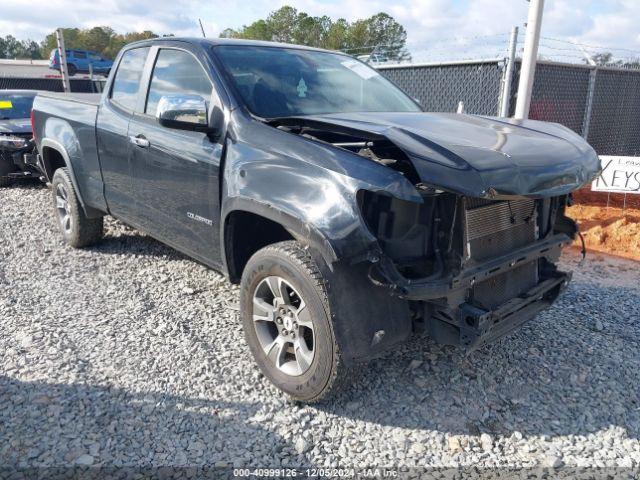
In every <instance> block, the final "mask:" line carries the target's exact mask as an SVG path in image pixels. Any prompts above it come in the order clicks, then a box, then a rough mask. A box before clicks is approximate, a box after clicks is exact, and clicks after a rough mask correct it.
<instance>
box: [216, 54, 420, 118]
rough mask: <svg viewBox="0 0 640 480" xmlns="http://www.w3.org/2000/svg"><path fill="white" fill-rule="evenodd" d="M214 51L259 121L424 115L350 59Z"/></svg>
mask: <svg viewBox="0 0 640 480" xmlns="http://www.w3.org/2000/svg"><path fill="white" fill-rule="evenodd" d="M214 48H215V52H216V54H217V55H218V57H219V58H220V60H221V62H222V64H223V65H224V68H225V69H226V71H227V74H228V76H229V77H230V78H231V80H232V81H233V83H234V84H235V87H236V89H237V90H238V92H239V93H240V95H241V96H242V99H243V100H244V102H245V103H246V105H247V106H248V107H249V110H251V112H253V113H254V114H255V115H259V116H261V117H265V118H275V117H288V116H295V115H314V114H324V113H346V112H418V111H420V108H419V107H418V106H417V105H416V104H415V103H414V102H413V101H412V100H411V99H410V98H409V97H407V95H406V94H405V93H403V92H402V91H401V90H400V89H398V88H397V87H396V86H395V85H393V84H392V83H391V82H389V81H388V80H386V79H385V78H384V77H383V76H382V75H380V74H379V73H378V72H377V71H376V70H374V69H372V68H371V67H369V66H367V65H365V64H363V63H362V62H359V61H358V60H356V59H354V58H352V57H348V56H346V55H341V54H337V53H330V52H317V51H311V50H301V49H295V48H275V47H252V46H229V45H222V46H218V47H214Z"/></svg>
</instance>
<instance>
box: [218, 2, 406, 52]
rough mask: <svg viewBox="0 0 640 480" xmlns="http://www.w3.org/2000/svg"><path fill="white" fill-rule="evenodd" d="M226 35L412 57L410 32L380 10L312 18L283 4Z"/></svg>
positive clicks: (223, 32) (223, 33) (224, 31)
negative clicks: (351, 16) (354, 15)
mask: <svg viewBox="0 0 640 480" xmlns="http://www.w3.org/2000/svg"><path fill="white" fill-rule="evenodd" d="M220 36H221V37H226V38H245V39H251V40H267V41H274V42H283V43H294V44H298V45H307V46H311V47H319V48H326V49H329V50H341V51H344V52H347V53H351V54H353V55H360V54H363V55H364V54H370V53H372V52H373V51H374V50H375V52H376V53H378V54H380V56H382V57H386V58H388V59H390V60H407V59H409V58H410V55H409V52H408V51H407V49H406V43H407V32H406V30H405V28H404V27H403V26H402V25H401V24H400V23H398V22H397V21H396V20H395V19H394V18H393V17H392V16H390V15H388V14H386V13H384V12H380V13H377V14H375V15H372V16H371V17H369V18H365V19H361V20H356V21H354V22H348V21H347V20H345V19H344V18H339V19H338V20H335V21H334V20H332V19H331V18H329V17H328V16H326V15H324V16H321V17H313V16H311V15H309V14H307V13H305V12H299V11H298V10H297V9H295V8H293V7H289V6H284V7H282V8H280V9H278V10H274V11H273V12H271V13H270V14H269V15H268V16H267V18H266V19H263V20H256V21H255V22H253V23H252V24H250V25H244V26H243V27H242V28H239V29H237V30H234V29H232V28H227V29H225V30H223V31H222V33H221V34H220Z"/></svg>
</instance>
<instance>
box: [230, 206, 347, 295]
mask: <svg viewBox="0 0 640 480" xmlns="http://www.w3.org/2000/svg"><path fill="white" fill-rule="evenodd" d="M248 220H249V221H250V222H251V223H250V225H252V226H253V227H254V228H255V227H258V228H263V229H265V230H263V231H266V233H267V234H266V236H262V235H253V236H251V235H247V232H246V229H242V228H241V227H242V226H246V225H247V223H242V222H247V221H248ZM221 225H222V229H221V238H220V245H221V249H222V252H221V253H222V261H223V263H224V267H225V271H226V272H227V274H228V277H229V280H230V281H231V282H232V283H239V281H240V278H241V277H242V271H243V269H244V266H245V265H246V262H247V261H248V260H249V258H250V257H251V255H253V253H255V252H256V251H257V250H259V249H260V248H263V247H265V246H267V245H271V244H273V243H277V242H280V241H283V240H298V241H300V242H301V243H303V244H306V245H309V246H311V247H313V248H314V250H316V251H317V252H318V253H319V254H320V255H321V256H322V258H323V260H324V261H325V263H326V264H327V265H331V264H332V263H334V262H335V261H336V260H337V255H336V252H335V250H334V248H333V246H332V245H331V244H330V243H329V241H328V240H327V239H326V238H325V237H324V236H323V235H322V234H321V233H320V232H319V231H318V230H316V229H315V228H314V227H312V226H311V225H309V224H308V223H305V222H303V221H302V220H300V219H298V218H296V217H294V216H292V215H290V214H288V213H286V212H283V211H282V210H279V209H277V208H275V207H273V206H271V205H268V204H264V203H261V202H258V201H255V200H253V199H246V198H234V199H232V200H230V201H229V202H228V204H227V205H226V208H225V210H224V212H223V215H222V223H221ZM238 227H240V228H238ZM243 230H244V231H243Z"/></svg>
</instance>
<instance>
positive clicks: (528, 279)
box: [465, 199, 538, 309]
mask: <svg viewBox="0 0 640 480" xmlns="http://www.w3.org/2000/svg"><path fill="white" fill-rule="evenodd" d="M465 214H466V215H465V222H466V248H467V252H466V253H467V256H468V257H469V258H470V259H472V260H475V261H483V260H488V259H490V258H494V257H497V256H500V255H504V254H507V253H509V252H510V251H513V250H515V249H517V248H520V247H524V246H525V245H528V244H530V243H532V242H534V241H535V240H536V239H537V212H536V209H535V201H534V200H516V201H510V202H506V201H499V202H490V201H486V200H481V199H467V201H466V208H465ZM537 283H538V262H537V261H533V262H529V263H526V264H523V265H520V266H518V267H517V268H515V269H513V270H511V271H508V272H506V273H503V274H501V275H497V276H495V277H493V278H490V279H488V280H485V281H483V282H480V283H478V284H476V285H475V286H474V288H473V301H474V303H475V304H476V305H478V306H480V307H482V308H485V309H493V308H495V307H497V306H498V305H501V304H502V303H504V302H506V301H507V300H509V299H511V298H514V297H517V296H518V295H520V294H521V293H523V292H525V291H527V290H529V289H531V288H532V287H534V286H535V285H536V284H537Z"/></svg>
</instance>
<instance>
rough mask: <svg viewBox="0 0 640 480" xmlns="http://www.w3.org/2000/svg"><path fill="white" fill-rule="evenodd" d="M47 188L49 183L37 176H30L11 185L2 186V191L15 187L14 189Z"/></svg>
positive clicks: (0, 189)
mask: <svg viewBox="0 0 640 480" xmlns="http://www.w3.org/2000/svg"><path fill="white" fill-rule="evenodd" d="M44 188H47V184H46V183H43V182H41V181H40V180H38V179H37V178H33V177H29V178H20V179H17V180H15V181H14V182H13V183H11V184H10V185H7V186H6V187H2V188H0V192H1V191H2V190H8V189H13V190H36V189H37V190H41V189H44Z"/></svg>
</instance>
